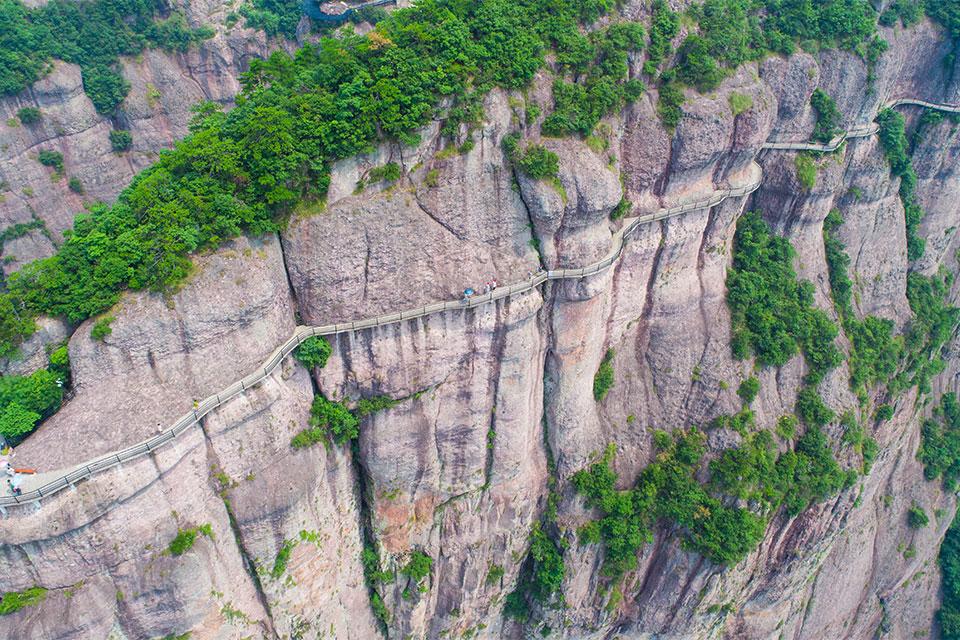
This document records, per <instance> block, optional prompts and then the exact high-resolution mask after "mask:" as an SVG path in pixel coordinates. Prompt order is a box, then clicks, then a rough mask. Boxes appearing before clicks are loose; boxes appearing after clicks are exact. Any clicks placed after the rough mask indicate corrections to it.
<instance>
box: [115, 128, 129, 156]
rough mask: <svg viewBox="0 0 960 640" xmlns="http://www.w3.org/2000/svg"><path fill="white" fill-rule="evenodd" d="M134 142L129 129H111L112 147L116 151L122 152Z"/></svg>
mask: <svg viewBox="0 0 960 640" xmlns="http://www.w3.org/2000/svg"><path fill="white" fill-rule="evenodd" d="M132 144H133V136H132V135H130V132H129V131H126V130H123V129H111V130H110V147H111V148H112V149H113V150H114V151H115V152H116V153H121V152H123V151H126V150H127V149H129V148H130V146H131V145H132Z"/></svg>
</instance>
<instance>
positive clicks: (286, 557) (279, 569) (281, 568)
mask: <svg viewBox="0 0 960 640" xmlns="http://www.w3.org/2000/svg"><path fill="white" fill-rule="evenodd" d="M295 546H297V542H296V540H284V541H283V546H281V547H280V550H279V551H278V552H277V557H276V558H274V560H273V567H272V568H271V569H270V577H271V578H273V579H274V580H277V579H279V578H280V576H282V575H283V574H284V573H286V571H287V563H288V562H290V554H292V553H293V548H294V547H295Z"/></svg>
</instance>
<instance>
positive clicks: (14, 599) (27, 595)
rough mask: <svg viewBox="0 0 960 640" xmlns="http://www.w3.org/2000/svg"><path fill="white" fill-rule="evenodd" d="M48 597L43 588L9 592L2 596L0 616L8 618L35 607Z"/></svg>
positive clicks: (0, 598)
mask: <svg viewBox="0 0 960 640" xmlns="http://www.w3.org/2000/svg"><path fill="white" fill-rule="evenodd" d="M46 597H47V590H46V589H44V588H43V587H30V588H29V589H24V590H23V591H7V592H6V593H4V594H2V595H0V616H8V615H10V614H12V613H16V612H17V611H20V610H21V609H25V608H26V607H35V606H37V605H38V604H40V603H41V602H43V601H44V600H45V599H46Z"/></svg>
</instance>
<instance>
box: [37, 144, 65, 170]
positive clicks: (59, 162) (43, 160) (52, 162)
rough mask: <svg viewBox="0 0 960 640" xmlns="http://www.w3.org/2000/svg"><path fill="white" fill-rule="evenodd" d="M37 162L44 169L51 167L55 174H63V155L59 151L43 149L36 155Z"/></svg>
mask: <svg viewBox="0 0 960 640" xmlns="http://www.w3.org/2000/svg"><path fill="white" fill-rule="evenodd" d="M37 161H38V162H39V163H40V164H42V165H43V166H45V167H51V168H52V169H53V170H54V171H56V172H57V173H63V154H62V153H60V152H59V151H51V150H49V149H43V150H42V151H40V153H38V154H37Z"/></svg>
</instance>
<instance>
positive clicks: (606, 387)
mask: <svg viewBox="0 0 960 640" xmlns="http://www.w3.org/2000/svg"><path fill="white" fill-rule="evenodd" d="M614 355H615V354H614V351H613V349H607V352H606V353H605V354H604V356H603V360H601V361H600V367H599V368H598V369H597V373H596V374H594V376H593V399H594V400H596V401H597V402H602V401H603V399H604V398H606V397H607V394H608V393H609V392H610V389H611V388H612V387H613V374H614V372H613V356H614Z"/></svg>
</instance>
